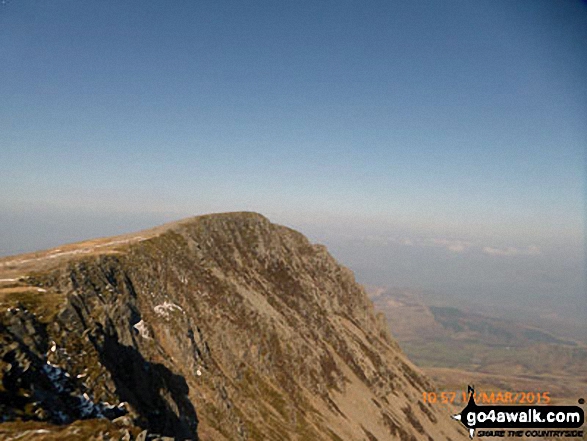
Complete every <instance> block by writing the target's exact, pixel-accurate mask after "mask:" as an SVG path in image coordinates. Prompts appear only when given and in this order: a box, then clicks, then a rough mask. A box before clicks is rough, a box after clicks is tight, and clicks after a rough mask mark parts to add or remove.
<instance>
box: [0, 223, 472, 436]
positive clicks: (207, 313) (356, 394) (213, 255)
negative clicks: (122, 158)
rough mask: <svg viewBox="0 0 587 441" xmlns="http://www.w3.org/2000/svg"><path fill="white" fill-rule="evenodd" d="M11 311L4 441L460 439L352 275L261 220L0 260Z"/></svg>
mask: <svg viewBox="0 0 587 441" xmlns="http://www.w3.org/2000/svg"><path fill="white" fill-rule="evenodd" d="M0 302H1V307H2V311H3V312H2V313H1V315H0V339H1V346H0V348H1V349H0V358H1V360H2V361H1V363H2V366H1V367H2V374H3V378H2V387H1V389H0V415H3V417H2V418H3V419H4V420H5V421H17V422H6V423H4V424H0V437H1V436H2V434H4V435H5V436H7V434H9V433H14V432H15V431H22V430H24V429H26V430H30V431H31V434H33V433H35V434H36V435H37V437H39V438H42V437H47V439H53V438H50V436H52V433H53V432H54V431H56V430H66V429H67V427H73V426H76V425H77V426H76V427H77V433H78V434H79V433H82V432H83V431H84V430H85V431H89V432H91V430H92V427H94V425H95V427H96V429H95V430H98V426H100V427H99V430H100V431H101V432H102V433H104V434H106V433H108V435H104V436H105V437H106V439H108V437H111V438H113V439H118V438H117V437H119V438H120V439H125V438H126V439H132V438H133V437H135V436H136V435H137V434H138V433H139V432H140V431H141V430H143V429H145V430H147V432H148V433H149V434H154V433H157V434H161V435H165V436H173V437H176V438H178V439H184V438H187V439H197V438H198V437H199V439H202V440H239V439H240V440H246V439H254V440H287V439H291V440H321V439H324V440H327V439H328V440H345V441H346V440H370V441H372V440H375V439H379V440H387V439H399V440H420V439H423V440H430V439H434V440H443V439H451V440H457V439H461V438H462V437H463V436H464V432H463V431H462V430H461V428H460V427H459V425H458V424H456V423H455V422H453V421H451V420H450V419H449V418H448V415H447V414H445V413H443V412H440V409H438V408H435V407H430V405H427V404H424V403H422V402H421V397H422V392H423V391H425V390H430V389H431V388H432V386H431V385H430V383H429V382H428V380H427V379H426V378H425V377H424V376H423V375H422V374H421V373H420V372H419V371H418V370H417V369H416V368H414V366H413V365H412V364H411V363H410V362H409V361H408V360H407V359H406V358H405V356H404V355H403V354H402V353H401V351H400V350H399V349H398V346H397V344H396V343H395V342H394V341H393V340H392V339H391V338H390V336H389V334H388V331H387V330H386V325H385V322H384V320H383V319H382V317H376V316H375V314H374V310H373V306H372V304H371V302H370V301H369V300H368V298H367V296H366V294H365V292H364V290H363V289H362V288H361V287H360V286H359V285H358V284H356V282H355V280H354V277H353V275H352V273H351V272H350V271H349V270H348V269H346V268H344V267H342V266H340V265H339V264H338V263H337V262H336V261H335V260H334V259H333V258H332V257H331V256H330V255H329V254H328V253H327V251H326V249H325V248H324V247H323V246H320V245H312V244H310V243H309V242H308V240H307V239H306V238H304V237H303V236H302V235H301V234H299V233H297V232H295V231H293V230H290V229H288V228H285V227H282V226H278V225H274V224H272V223H270V222H269V221H268V220H267V219H265V218H264V217H262V216H260V215H257V214H253V213H230V214H218V215H209V216H201V217H197V218H193V219H189V220H186V221H182V222H178V223H175V224H169V225H166V226H163V227H160V228H158V229H155V230H151V231H147V232H143V233H139V234H138V235H134V236H133V235H131V236H126V237H121V238H114V239H102V240H97V241H92V242H86V243H81V244H75V245H70V246H67V247H62V248H60V249H58V250H52V251H49V252H44V253H35V254H32V255H27V256H19V257H12V258H6V259H2V260H0ZM96 418H101V419H96ZM22 420H33V421H44V422H50V423H57V424H61V427H59V428H56V427H54V426H49V425H42V426H38V425H34V424H32V423H30V422H24V423H23V422H18V421H22ZM80 420H83V421H80ZM106 420H109V421H112V422H110V423H106ZM72 423H73V425H72V426H67V425H71V424H72ZM19 424H20V425H21V426H19ZM31 424H32V425H31ZM104 424H106V426H104ZM108 424H109V425H108ZM39 427H41V428H39ZM64 428H65V429H64ZM75 433H76V432H75V431H72V432H71V434H70V435H71V436H72V439H75V438H76V436H75ZM145 435H147V434H146V433H143V434H142V435H141V436H142V437H145ZM150 437H151V435H148V436H147V439H150ZM79 439H85V438H84V437H83V436H80V438H79Z"/></svg>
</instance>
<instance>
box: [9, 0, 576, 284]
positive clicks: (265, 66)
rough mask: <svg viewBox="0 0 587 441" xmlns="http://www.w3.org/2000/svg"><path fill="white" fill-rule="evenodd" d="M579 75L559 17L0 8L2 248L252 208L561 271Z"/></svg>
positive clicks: (564, 11) (114, 5) (488, 12)
mask: <svg viewBox="0 0 587 441" xmlns="http://www.w3.org/2000/svg"><path fill="white" fill-rule="evenodd" d="M586 79H587V6H586V4H585V3H582V2H579V1H570V0H569V1H554V0H551V1H537V0H527V1H525V0H517V1H515V2H512V1H505V0H504V1H500V0H490V1H475V2H472V1H407V2H390V1H367V2H366V1H360V2H359V1H354V2H348V1H332V2H328V1H324V2H316V1H295V2H293V1H292V2H275V1H255V2H242V1H173V2H163V1H146V0H141V1H138V0H129V1H120V0H103V1H81V0H71V1H65V0H55V1H45V0H43V1H41V0H39V1H27V0H6V1H4V2H2V4H0V189H1V190H0V222H1V224H0V228H2V227H3V230H0V254H10V253H14V252H20V251H25V250H27V249H34V248H39V247H43V246H49V245H51V244H55V245H56V244H58V243H59V242H61V241H67V240H77V239H81V238H83V236H82V235H83V234H91V235H109V234H114V233H117V232H123V231H128V230H132V229H133V228H134V227H138V226H145V227H146V226H148V225H152V224H153V223H158V222H159V221H161V220H169V219H171V218H177V217H183V216H187V215H192V214H199V213H205V212H210V211H234V210H253V211H259V212H261V213H264V214H266V215H268V216H269V217H270V218H271V219H272V220H275V221H278V222H281V223H285V224H288V225H292V226H296V227H298V228H301V229H302V231H304V232H307V233H308V234H310V235H311V236H313V238H315V239H316V240H322V241H331V242H332V244H329V245H332V246H333V248H334V249H339V250H341V251H340V252H341V253H342V250H344V249H346V248H345V246H346V245H345V246H343V245H342V244H343V241H342V239H341V240H339V239H340V238H341V237H350V236H352V237H353V240H355V239H357V238H364V237H366V236H370V237H371V238H373V237H382V235H383V236H386V237H389V236H390V235H391V236H393V237H395V238H396V240H400V241H401V240H404V241H405V240H408V241H412V242H413V240H416V242H417V241H418V240H420V242H418V243H421V244H424V243H425V241H426V240H433V239H434V240H438V238H440V240H444V239H443V238H446V237H450V238H453V239H454V238H457V239H462V240H468V241H472V242H474V243H475V244H477V245H476V246H477V249H478V250H481V251H482V250H483V249H484V248H486V247H490V248H491V247H494V248H495V249H497V251H494V252H492V251H487V250H485V251H486V253H485V254H486V255H490V256H491V257H492V258H499V257H500V256H501V257H506V258H509V257H511V256H513V255H516V256H517V257H518V258H520V259H521V258H524V259H529V258H532V256H534V255H538V253H535V252H533V251H528V250H535V248H531V247H538V248H539V249H540V255H544V254H545V253H546V254H548V253H547V251H545V250H548V247H555V248H556V247H559V248H560V247H565V246H569V244H570V245H572V246H574V247H575V248H576V249H574V251H573V252H574V253H575V254H576V255H577V256H581V252H580V250H579V249H578V248H581V247H582V246H583V241H584V226H583V225H584V224H583V219H584V217H585V205H584V195H585V165H586V159H585V157H586V156H585V146H586V145H587V80H586ZM97 219H98V220H97ZM2 224H3V225H2ZM333 231H339V232H340V234H339V235H338V236H337V235H336V234H334V233H333ZM325 232H327V233H328V234H327V233H325ZM337 234H338V233H337ZM1 236H3V238H2V237H1ZM78 236H80V237H78ZM336 237H338V238H339V239H336ZM27 238H28V239H27ZM31 238H32V239H31ZM398 238H399V239H398ZM418 238H420V239H418ZM422 238H424V239H422ZM426 238H427V239H426ZM337 240H338V242H337ZM357 240H358V239H357ZM361 240H362V239H361ZM422 241H423V242H422ZM386 243H387V242H386ZM398 243H399V242H398ZM500 247H501V248H500ZM508 247H511V248H512V249H513V248H515V249H516V250H518V251H519V253H517V252H515V251H511V253H509V255H508V251H507V248H508ZM577 247H578V248H577ZM456 248H458V246H457V247H456ZM456 248H455V247H453V249H452V251H451V252H457V251H455V250H456ZM423 249H426V247H425V246H423ZM581 249H582V248H581ZM366 250H367V248H365V249H363V251H364V252H365V253H366V254H368V252H367V251H366ZM524 250H525V251H524ZM449 251H450V250H449ZM481 251H480V253H481ZM357 252H358V251H357V250H355V251H353V252H352V253H350V255H349V256H350V257H351V259H350V260H351V261H352V256H353V255H356V253H357ZM399 252H400V251H398V253H399ZM500 253H501V254H500ZM516 253H517V254H516ZM342 257H343V260H344V257H345V256H344V255H343V256H342ZM428 258H430V259H432V261H433V262H436V261H437V260H434V259H433V258H432V257H430V256H428ZM488 258H489V257H488ZM577 259H579V260H575V261H573V262H572V265H575V266H579V267H581V265H584V260H581V259H583V258H582V257H577ZM351 263H352V262H351ZM479 268H482V265H481V267H479ZM559 276H560V277H563V276H561V275H560V274H559ZM414 277H415V278H416V279H417V278H418V277H424V276H422V275H421V276H414ZM430 280H432V279H430ZM408 282H409V280H408ZM430 283H432V281H431V282H430ZM581 283H582V284H581ZM581 283H579V285H577V286H578V288H577V287H575V288H574V289H579V290H581V289H582V290H583V291H584V288H585V286H584V282H581ZM496 289H497V288H496ZM575 294H576V293H575Z"/></svg>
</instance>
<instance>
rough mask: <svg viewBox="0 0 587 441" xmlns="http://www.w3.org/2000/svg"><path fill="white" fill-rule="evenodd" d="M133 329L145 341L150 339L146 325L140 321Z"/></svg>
mask: <svg viewBox="0 0 587 441" xmlns="http://www.w3.org/2000/svg"><path fill="white" fill-rule="evenodd" d="M133 328H135V329H136V330H137V331H139V334H140V335H141V337H143V338H146V339H147V340H150V339H151V335H150V334H149V329H147V324H146V323H145V322H144V321H143V320H141V321H140V322H138V323H137V324H136V325H134V326H133Z"/></svg>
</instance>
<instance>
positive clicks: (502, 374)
mask: <svg viewBox="0 0 587 441" xmlns="http://www.w3.org/2000/svg"><path fill="white" fill-rule="evenodd" d="M369 291H370V296H371V298H372V300H373V302H374V303H375V306H376V308H377V309H379V310H380V311H382V312H383V313H384V314H385V316H386V318H387V321H388V323H389V326H390V330H391V333H392V335H393V337H394V338H395V339H396V340H397V341H398V342H399V343H400V346H401V348H402V349H403V350H404V352H405V353H406V354H407V355H408V357H409V358H410V359H411V360H413V361H414V362H415V363H416V364H418V365H419V366H420V367H421V368H423V369H424V370H425V371H426V372H427V373H428V374H429V375H430V376H431V377H433V378H434V379H435V380H436V382H437V385H438V386H439V388H440V389H443V390H450V391H454V390H462V389H466V387H467V384H473V383H474V384H476V385H477V387H482V388H483V389H485V390H495V391H496V392H497V391H518V392H533V393H538V392H540V393H543V392H546V393H547V394H548V396H549V397H550V399H551V400H552V402H563V401H565V402H566V401H569V402H573V401H575V400H576V399H577V398H578V397H579V394H580V393H583V392H584V391H585V388H586V386H587V346H586V345H585V344H584V343H583V342H582V341H581V340H580V339H573V338H570V337H568V336H567V334H571V333H570V332H569V333H565V336H564V337H562V336H559V335H554V334H552V333H551V332H548V331H547V330H545V329H543V328H541V327H536V326H534V325H529V324H526V323H524V322H521V321H514V320H506V319H501V318H496V317H492V316H489V315H486V314H482V313H477V312H475V311H470V310H467V309H466V308H464V307H462V308H461V307H455V306H448V305H435V304H433V302H431V301H430V299H428V298H426V296H423V295H422V294H421V293H418V292H415V291H411V290H407V289H391V288H374V287H371V288H370V289H369Z"/></svg>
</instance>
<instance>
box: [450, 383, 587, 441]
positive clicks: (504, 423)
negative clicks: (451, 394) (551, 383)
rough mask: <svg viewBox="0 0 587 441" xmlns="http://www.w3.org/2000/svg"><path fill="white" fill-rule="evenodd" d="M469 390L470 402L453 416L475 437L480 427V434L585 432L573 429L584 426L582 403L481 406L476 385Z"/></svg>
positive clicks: (561, 434) (568, 434) (573, 434)
mask: <svg viewBox="0 0 587 441" xmlns="http://www.w3.org/2000/svg"><path fill="white" fill-rule="evenodd" d="M467 393H468V394H469V401H468V403H467V406H466V407H465V408H464V409H463V410H462V411H461V413H458V414H456V415H453V418H454V419H455V420H458V421H460V422H461V423H462V424H463V425H464V426H465V427H466V428H467V429H469V436H470V437H471V438H473V436H475V430H479V432H478V436H497V437H506V436H507V437H523V436H525V437H530V438H532V437H582V436H583V431H582V430H573V429H577V428H579V427H581V426H582V425H583V423H584V421H585V415H584V413H583V409H581V408H580V407H579V406H520V405H518V406H502V405H493V406H477V404H476V403H475V390H474V388H473V387H472V386H469V387H468V391H467ZM579 402H580V403H581V402H584V401H583V400H580V401H579ZM581 404H583V403H581ZM481 429H483V430H481ZM487 429H488V430H487ZM496 429H499V430H496ZM525 429H526V430H525ZM527 429H533V430H527Z"/></svg>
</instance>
